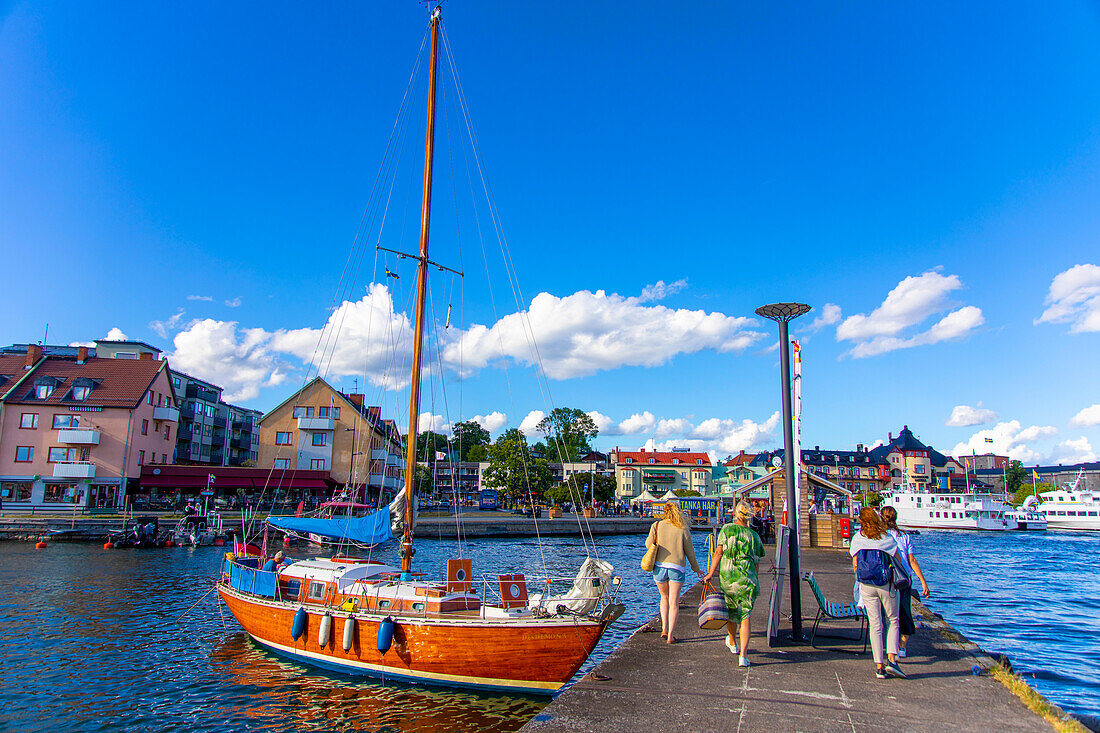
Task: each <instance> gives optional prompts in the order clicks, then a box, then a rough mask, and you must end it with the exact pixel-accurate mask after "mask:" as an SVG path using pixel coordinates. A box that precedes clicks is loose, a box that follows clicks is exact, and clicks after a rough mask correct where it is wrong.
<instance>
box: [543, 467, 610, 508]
mask: <svg viewBox="0 0 1100 733" xmlns="http://www.w3.org/2000/svg"><path fill="white" fill-rule="evenodd" d="M586 486H588V487H591V488H592V489H594V490H595V495H596V501H611V500H612V499H614V498H615V478H614V477H613V476H601V475H599V474H589V473H575V474H573V475H572V476H570V477H569V478H567V479H566V480H565V481H562V482H561V483H560V484H557V485H556V486H553V487H551V488H550V490H548V491H547V492H546V498H547V499H549V500H550V501H552V502H554V503H555V504H564V503H565V502H567V501H569V502H573V503H574V504H587V503H589V502H590V501H592V494H591V491H590V490H589V489H586V488H585V487H586Z"/></svg>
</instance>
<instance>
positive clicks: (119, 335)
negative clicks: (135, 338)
mask: <svg viewBox="0 0 1100 733" xmlns="http://www.w3.org/2000/svg"><path fill="white" fill-rule="evenodd" d="M103 340H104V341H129V340H130V339H128V338H127V337H126V334H124V333H123V332H122V329H121V328H119V327H118V326H115V327H114V328H112V329H111V330H110V331H108V332H107V335H106V336H104V337H103Z"/></svg>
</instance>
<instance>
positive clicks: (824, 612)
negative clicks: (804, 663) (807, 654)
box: [802, 570, 870, 654]
mask: <svg viewBox="0 0 1100 733" xmlns="http://www.w3.org/2000/svg"><path fill="white" fill-rule="evenodd" d="M802 579H803V580H805V581H806V582H807V583H809V584H810V590H812V591H813V592H814V598H816V599H817V618H815V619H814V628H813V630H812V631H811V632H810V646H812V647H814V648H815V649H817V648H819V647H818V646H817V644H816V643H814V642H815V641H816V639H817V637H818V636H822V637H823V638H826V639H847V640H849V641H859V640H860V639H861V638H862V639H863V651H862V652H857V651H855V650H854V649H843V648H841V647H829V648H830V649H836V650H837V651H842V652H848V653H850V654H866V653H867V642H868V640H869V637H870V635H869V634H868V633H867V632H868V627H867V613H866V612H865V611H864V610H863V609H862V608H860V607H859V606H857V605H856V604H854V603H847V604H842V603H833V602H831V601H828V600H826V599H825V594H824V593H822V592H821V588H820V586H818V584H817V580H816V579H815V578H814V573H813V571H812V570H807V571H806V572H804V573H802ZM850 618H858V619H859V635H858V636H856V637H854V638H853V637H851V636H847V635H844V634H820V635H819V634H818V633H817V627H818V624H820V623H821V621H822V620H823V619H850Z"/></svg>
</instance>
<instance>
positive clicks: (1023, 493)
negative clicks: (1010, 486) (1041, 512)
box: [1012, 483, 1054, 506]
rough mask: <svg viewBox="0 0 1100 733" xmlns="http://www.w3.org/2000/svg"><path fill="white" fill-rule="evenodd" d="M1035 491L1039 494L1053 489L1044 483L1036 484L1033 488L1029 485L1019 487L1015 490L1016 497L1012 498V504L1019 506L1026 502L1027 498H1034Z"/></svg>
mask: <svg viewBox="0 0 1100 733" xmlns="http://www.w3.org/2000/svg"><path fill="white" fill-rule="evenodd" d="M1036 491H1038V492H1039V493H1040V494H1041V493H1043V492H1044V491H1054V487H1053V486H1051V485H1050V484H1045V483H1038V484H1036V485H1035V486H1034V488H1033V487H1032V486H1031V484H1026V485H1024V486H1021V487H1020V488H1018V489H1016V495H1015V496H1013V497H1012V504H1013V505H1014V506H1020V505H1021V504H1023V503H1024V502H1025V501H1027V497H1029V496H1035V492H1036Z"/></svg>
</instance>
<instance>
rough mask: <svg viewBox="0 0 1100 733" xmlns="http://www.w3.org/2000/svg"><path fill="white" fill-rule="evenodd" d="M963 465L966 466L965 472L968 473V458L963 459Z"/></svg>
mask: <svg viewBox="0 0 1100 733" xmlns="http://www.w3.org/2000/svg"><path fill="white" fill-rule="evenodd" d="M963 464H965V465H966V470H967V471H969V470H970V459H969V458H964V459H963Z"/></svg>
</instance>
